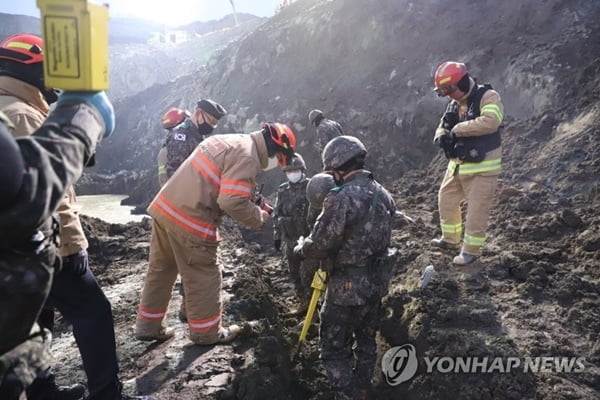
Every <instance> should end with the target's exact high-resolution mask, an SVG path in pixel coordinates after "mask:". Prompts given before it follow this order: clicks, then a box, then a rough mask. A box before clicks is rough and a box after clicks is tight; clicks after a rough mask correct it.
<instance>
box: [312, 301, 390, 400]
mask: <svg viewBox="0 0 600 400" xmlns="http://www.w3.org/2000/svg"><path fill="white" fill-rule="evenodd" d="M380 314H381V298H380V297H378V296H375V297H374V298H372V299H369V301H368V302H367V303H366V304H364V305H360V306H341V305H337V304H334V302H333V301H331V299H330V298H328V297H327V296H326V298H325V303H324V304H323V307H322V308H321V312H320V317H321V326H320V328H319V347H320V351H321V359H322V361H323V366H324V367H325V371H326V372H327V376H328V377H329V382H330V383H331V386H332V389H333V391H334V393H335V399H336V400H337V399H344V400H345V399H356V398H357V397H358V391H359V390H368V389H370V388H371V380H372V378H373V371H374V369H375V362H376V360H377V344H376V341H375V335H376V333H377V330H378V329H379V321H380Z"/></svg>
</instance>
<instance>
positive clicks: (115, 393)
mask: <svg viewBox="0 0 600 400" xmlns="http://www.w3.org/2000/svg"><path fill="white" fill-rule="evenodd" d="M122 389H123V385H121V382H120V381H116V382H115V383H113V384H111V385H110V386H108V387H106V388H105V389H104V390H102V392H101V393H97V394H96V395H94V396H93V397H90V396H88V397H86V398H85V400H108V399H110V400H156V397H154V396H127V395H125V394H123V393H122V392H121V391H122Z"/></svg>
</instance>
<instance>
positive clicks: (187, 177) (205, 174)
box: [135, 123, 296, 345]
mask: <svg viewBox="0 0 600 400" xmlns="http://www.w3.org/2000/svg"><path fill="white" fill-rule="evenodd" d="M295 146H296V138H295V136H294V133H293V132H292V130H291V129H290V128H289V127H287V126H286V125H283V124H280V123H266V124H264V126H263V129H262V130H260V131H257V132H253V133H250V134H227V135H213V136H210V137H208V138H206V139H205V140H204V141H202V142H201V143H200V144H199V145H198V147H197V148H196V150H194V152H193V153H192V155H191V156H190V157H188V158H187V160H185V161H184V162H183V164H181V167H180V168H179V169H178V170H177V172H176V173H175V174H174V175H173V176H172V177H171V178H170V179H169V181H168V182H167V184H166V185H165V186H164V187H163V188H162V189H161V191H160V192H159V193H158V195H157V196H156V197H155V198H154V200H153V201H152V203H151V204H150V206H149V207H148V213H149V214H150V215H151V216H152V237H151V241H150V260H149V265H148V272H147V274H146V278H145V282H144V288H143V290H142V294H141V300H140V305H139V308H138V315H137V320H136V324H135V336H136V337H137V338H138V339H139V340H166V339H169V338H171V337H172V336H173V335H174V333H173V331H172V330H171V329H167V327H166V326H164V325H163V321H164V319H165V316H166V314H167V308H168V305H169V300H170V298H171V291H172V289H173V284H174V283H175V279H176V278H177V273H179V274H181V277H182V281H183V285H184V287H185V292H186V297H185V302H186V309H187V321H188V326H189V338H190V340H191V341H192V342H193V343H195V344H200V345H209V344H214V343H228V342H230V341H231V340H233V339H234V338H235V337H236V335H237V334H238V333H239V331H240V328H239V327H238V326H237V325H231V326H229V327H227V328H225V327H222V324H221V321H222V303H221V281H222V278H221V271H220V267H219V265H218V262H217V248H218V245H219V241H220V235H219V233H218V227H219V225H220V224H221V220H222V218H223V214H225V213H226V214H228V215H229V216H230V217H231V218H233V219H234V220H236V221H238V222H240V223H242V224H244V225H247V226H249V227H251V228H254V229H258V228H260V227H261V226H262V225H263V224H264V222H265V221H266V220H267V219H268V217H269V214H268V212H267V211H265V210H263V209H262V208H261V207H260V206H258V205H257V204H256V200H257V199H256V195H255V193H254V187H255V182H256V177H257V175H258V174H259V173H260V172H261V171H263V170H267V169H270V168H274V167H276V166H277V165H280V166H284V165H287V164H288V162H289V161H290V160H291V158H292V157H293V155H294V148H295Z"/></svg>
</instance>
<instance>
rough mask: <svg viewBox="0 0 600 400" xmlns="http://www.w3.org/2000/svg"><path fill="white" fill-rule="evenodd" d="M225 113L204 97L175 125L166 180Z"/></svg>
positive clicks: (182, 306)
mask: <svg viewBox="0 0 600 400" xmlns="http://www.w3.org/2000/svg"><path fill="white" fill-rule="evenodd" d="M225 114H227V111H226V110H225V108H223V106H222V105H220V104H219V103H217V102H215V101H213V100H210V99H202V100H200V101H198V103H197V104H196V110H195V111H194V113H193V114H192V115H190V116H188V117H186V118H185V119H184V120H183V122H180V123H179V124H177V125H176V126H175V127H173V129H172V130H171V132H170V133H169V136H168V137H167V140H166V141H165V146H164V149H165V153H163V156H164V157H165V158H166V160H165V171H166V176H164V178H165V182H166V180H168V179H169V178H171V176H173V174H174V173H175V171H177V168H179V166H180V165H181V163H183V162H184V161H185V159H186V158H188V157H189V155H190V154H192V152H193V151H194V149H195V148H196V146H198V144H200V142H202V141H203V140H204V139H206V138H207V137H208V136H209V135H211V134H212V132H213V130H214V129H215V128H216V127H217V123H218V122H219V120H220V119H221V118H222V117H223V116H224V115H225ZM173 117H176V116H173ZM175 119H176V118H174V120H175ZM161 151H162V150H161ZM159 157H160V153H159ZM159 168H160V167H159ZM159 179H160V176H159ZM161 187H162V185H161ZM179 291H180V293H181V304H180V306H179V320H180V321H181V322H187V311H186V309H185V289H184V286H183V285H181V287H180V289H179Z"/></svg>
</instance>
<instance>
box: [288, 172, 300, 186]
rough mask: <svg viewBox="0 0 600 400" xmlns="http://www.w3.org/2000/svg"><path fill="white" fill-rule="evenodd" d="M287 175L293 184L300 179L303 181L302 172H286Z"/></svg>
mask: <svg viewBox="0 0 600 400" xmlns="http://www.w3.org/2000/svg"><path fill="white" fill-rule="evenodd" d="M285 174H286V175H287V178H288V180H289V181H290V182H292V183H296V182H299V181H300V179H302V171H291V172H286V173H285Z"/></svg>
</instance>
